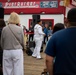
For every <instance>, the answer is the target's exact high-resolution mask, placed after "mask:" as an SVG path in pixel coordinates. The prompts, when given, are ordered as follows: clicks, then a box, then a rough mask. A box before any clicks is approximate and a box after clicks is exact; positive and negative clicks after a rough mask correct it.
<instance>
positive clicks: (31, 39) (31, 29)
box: [29, 25, 34, 41]
mask: <svg viewBox="0 0 76 75" xmlns="http://www.w3.org/2000/svg"><path fill="white" fill-rule="evenodd" d="M29 32H30V33H32V34H29V41H33V36H34V34H33V33H34V29H33V27H32V25H30V28H29Z"/></svg>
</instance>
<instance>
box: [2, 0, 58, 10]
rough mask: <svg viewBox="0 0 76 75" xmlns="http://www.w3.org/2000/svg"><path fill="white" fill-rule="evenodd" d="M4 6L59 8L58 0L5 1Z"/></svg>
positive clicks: (7, 7)
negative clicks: (32, 0)
mask: <svg viewBox="0 0 76 75" xmlns="http://www.w3.org/2000/svg"><path fill="white" fill-rule="evenodd" d="M2 6H3V7H4V8H5V9H10V8H58V0H52V1H40V2H37V1H35V2H4V3H2Z"/></svg>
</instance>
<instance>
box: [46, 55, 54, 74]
mask: <svg viewBox="0 0 76 75" xmlns="http://www.w3.org/2000/svg"><path fill="white" fill-rule="evenodd" d="M53 59H54V57H52V56H49V55H46V68H47V70H48V72H49V75H53Z"/></svg>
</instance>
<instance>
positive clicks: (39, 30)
mask: <svg viewBox="0 0 76 75" xmlns="http://www.w3.org/2000/svg"><path fill="white" fill-rule="evenodd" d="M38 33H39V34H41V35H45V33H44V32H43V31H42V27H39V28H38Z"/></svg>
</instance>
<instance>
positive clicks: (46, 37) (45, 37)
mask: <svg viewBox="0 0 76 75" xmlns="http://www.w3.org/2000/svg"><path fill="white" fill-rule="evenodd" d="M46 39H47V41H48V36H44V44H45V43H46Z"/></svg>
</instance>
